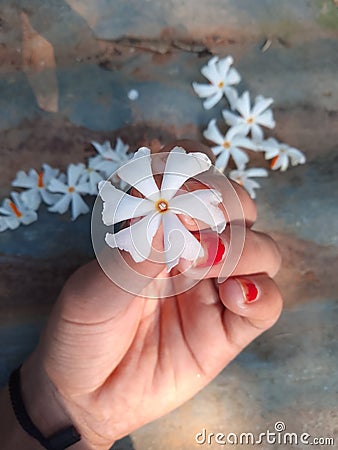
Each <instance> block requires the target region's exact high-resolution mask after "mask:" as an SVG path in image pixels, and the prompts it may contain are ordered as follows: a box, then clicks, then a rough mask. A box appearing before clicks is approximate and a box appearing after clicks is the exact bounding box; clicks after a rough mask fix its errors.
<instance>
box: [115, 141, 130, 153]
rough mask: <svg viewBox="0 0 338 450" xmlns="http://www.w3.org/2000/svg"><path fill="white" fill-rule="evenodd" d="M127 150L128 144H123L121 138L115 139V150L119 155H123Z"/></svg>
mask: <svg viewBox="0 0 338 450" xmlns="http://www.w3.org/2000/svg"><path fill="white" fill-rule="evenodd" d="M128 150H129V145H127V144H125V143H124V142H123V141H122V139H121V138H119V137H118V138H117V139H116V145H115V152H116V153H117V154H118V155H119V157H123V156H124V155H125V154H126V153H127V151H128Z"/></svg>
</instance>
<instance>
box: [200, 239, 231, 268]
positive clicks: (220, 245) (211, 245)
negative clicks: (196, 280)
mask: <svg viewBox="0 0 338 450" xmlns="http://www.w3.org/2000/svg"><path fill="white" fill-rule="evenodd" d="M194 236H195V237H196V239H198V240H199V241H200V243H201V244H202V246H203V250H204V256H203V258H200V259H199V260H198V261H197V263H196V264H195V267H201V268H203V267H211V266H215V265H216V264H218V263H220V262H221V261H222V259H223V257H224V254H225V245H224V242H223V241H222V239H221V238H220V237H219V236H218V235H217V234H215V233H194Z"/></svg>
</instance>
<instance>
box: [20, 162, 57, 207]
mask: <svg viewBox="0 0 338 450" xmlns="http://www.w3.org/2000/svg"><path fill="white" fill-rule="evenodd" d="M42 169H43V170H42V171H40V172H37V171H36V170H35V169H31V170H30V171H29V172H28V174H26V173H25V172H24V171H23V170H20V171H19V172H18V173H17V174H16V178H15V180H14V181H13V182H12V186H15V187H19V188H24V189H27V190H26V191H24V192H23V193H22V194H21V195H22V200H23V201H24V202H25V203H26V204H27V206H28V207H29V208H30V209H34V210H37V209H38V208H39V206H40V203H41V200H43V201H44V202H45V203H47V205H52V204H53V203H55V201H56V199H57V198H58V196H57V195H55V194H51V193H50V192H48V190H47V187H48V185H49V183H50V182H51V181H52V180H53V179H54V178H56V177H57V175H58V173H59V170H58V169H53V168H52V167H50V166H49V165H48V164H43V165H42Z"/></svg>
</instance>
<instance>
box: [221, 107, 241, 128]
mask: <svg viewBox="0 0 338 450" xmlns="http://www.w3.org/2000/svg"><path fill="white" fill-rule="evenodd" d="M222 116H223V118H224V120H225V122H226V123H227V124H228V125H230V126H234V125H238V123H240V122H241V118H240V117H239V116H238V115H237V114H234V113H233V112H231V111H228V110H227V109H223V111H222Z"/></svg>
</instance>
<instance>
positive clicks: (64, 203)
mask: <svg viewBox="0 0 338 450" xmlns="http://www.w3.org/2000/svg"><path fill="white" fill-rule="evenodd" d="M71 201H72V196H71V194H65V195H63V196H62V197H61V198H60V200H58V201H57V202H56V203H55V204H54V205H53V206H50V207H49V208H48V211H50V212H55V213H59V214H64V213H65V212H66V211H67V209H68V208H69V204H70V202H71Z"/></svg>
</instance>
